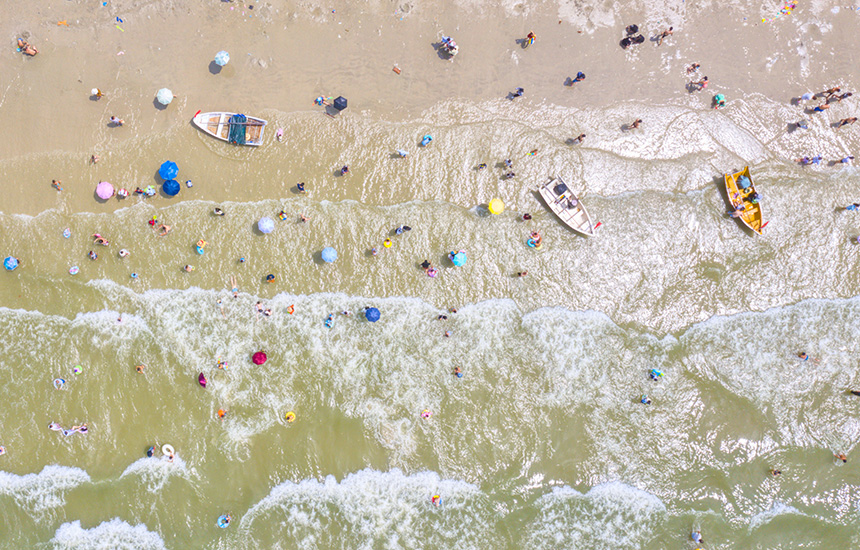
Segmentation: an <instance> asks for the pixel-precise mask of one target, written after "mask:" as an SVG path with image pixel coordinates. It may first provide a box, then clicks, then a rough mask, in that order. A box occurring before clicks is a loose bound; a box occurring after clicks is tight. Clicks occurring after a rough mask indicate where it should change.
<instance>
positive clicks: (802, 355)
mask: <svg viewBox="0 0 860 550" xmlns="http://www.w3.org/2000/svg"><path fill="white" fill-rule="evenodd" d="M797 357H798V358H799V359H800V360H801V361H809V355H808V354H807V353H806V352H805V351H801V352H800V353H798V354H797Z"/></svg>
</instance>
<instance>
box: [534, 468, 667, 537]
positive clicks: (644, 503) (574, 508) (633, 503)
mask: <svg viewBox="0 0 860 550" xmlns="http://www.w3.org/2000/svg"><path fill="white" fill-rule="evenodd" d="M535 506H536V507H537V509H538V514H537V517H536V518H535V519H534V520H533V521H532V522H531V523H530V525H529V530H528V534H527V535H526V536H525V543H524V544H523V546H522V547H528V548H536V549H544V548H546V549H550V548H553V549H554V548H590V549H594V550H601V549H604V548H605V549H607V550H610V549H612V550H614V549H616V548H649V547H650V546H649V544H648V541H649V539H650V537H651V536H652V534H653V533H654V532H655V531H656V530H657V528H658V527H659V525H660V523H661V522H662V521H664V520H665V516H666V507H665V506H664V505H663V503H662V502H661V501H660V499H658V498H657V497H655V496H654V495H652V494H650V493H647V492H645V491H642V490H639V489H636V488H634V487H631V486H629V485H625V484H624V483H621V482H617V481H616V482H610V483H605V484H602V485H598V486H596V487H594V488H592V489H591V490H589V491H588V492H587V493H585V494H582V493H580V492H578V491H576V490H574V489H571V488H569V487H556V488H554V489H553V490H552V492H551V493H549V494H547V495H545V496H543V497H541V498H539V499H538V501H537V502H536V503H535Z"/></svg>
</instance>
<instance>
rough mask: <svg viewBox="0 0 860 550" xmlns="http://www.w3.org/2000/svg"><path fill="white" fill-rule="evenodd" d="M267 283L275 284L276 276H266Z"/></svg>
mask: <svg viewBox="0 0 860 550" xmlns="http://www.w3.org/2000/svg"><path fill="white" fill-rule="evenodd" d="M266 282H267V283H273V282H275V276H274V275H272V274H271V273H269V274H268V275H266Z"/></svg>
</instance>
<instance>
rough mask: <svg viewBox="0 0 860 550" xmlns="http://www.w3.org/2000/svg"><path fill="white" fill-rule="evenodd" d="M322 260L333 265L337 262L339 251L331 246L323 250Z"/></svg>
mask: <svg viewBox="0 0 860 550" xmlns="http://www.w3.org/2000/svg"><path fill="white" fill-rule="evenodd" d="M322 259H323V261H324V262H326V263H332V262H333V261H335V260H337V250H335V249H334V248H332V247H330V246H327V247H325V248H323V251H322Z"/></svg>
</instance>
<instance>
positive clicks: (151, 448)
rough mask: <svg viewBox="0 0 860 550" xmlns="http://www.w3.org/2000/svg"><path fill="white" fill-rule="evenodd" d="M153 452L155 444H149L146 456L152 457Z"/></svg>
mask: <svg viewBox="0 0 860 550" xmlns="http://www.w3.org/2000/svg"><path fill="white" fill-rule="evenodd" d="M154 453H155V446H154V445H150V447H149V448H148V449H147V450H146V456H148V457H149V458H152V455H153V454H154Z"/></svg>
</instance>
